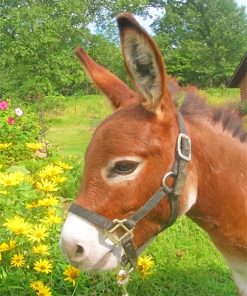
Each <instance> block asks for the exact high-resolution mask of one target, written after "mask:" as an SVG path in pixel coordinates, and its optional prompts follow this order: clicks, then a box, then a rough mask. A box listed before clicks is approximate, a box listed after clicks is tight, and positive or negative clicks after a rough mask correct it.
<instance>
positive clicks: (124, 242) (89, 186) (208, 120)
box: [60, 13, 247, 296]
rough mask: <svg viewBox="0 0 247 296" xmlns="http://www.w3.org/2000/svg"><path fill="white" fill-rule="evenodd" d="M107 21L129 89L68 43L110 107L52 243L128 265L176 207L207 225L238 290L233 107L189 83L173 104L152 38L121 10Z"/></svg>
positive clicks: (244, 243) (246, 209) (239, 202)
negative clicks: (202, 95) (115, 34)
mask: <svg viewBox="0 0 247 296" xmlns="http://www.w3.org/2000/svg"><path fill="white" fill-rule="evenodd" d="M117 21H118V27H119V31H120V37H121V46H122V53H123V58H124V63H125V66H126V69H127V72H128V74H129V77H130V78H131V80H132V83H133V84H134V86H135V90H136V91H135V92H134V91H133V90H131V89H130V88H129V87H128V86H127V85H126V84H125V83H124V82H123V81H121V80H120V79H119V78H117V77H116V76H115V75H113V74H112V73H110V72H109V71H108V70H106V69H105V68H104V67H102V66H100V65H98V64H97V63H96V62H95V61H94V60H93V59H92V58H90V57H89V56H88V55H87V54H86V52H85V51H84V50H83V49H81V48H79V49H77V51H76V53H77V56H78V58H79V60H80V61H81V63H82V64H83V65H84V68H85V69H86V71H87V72H88V74H89V76H90V77H91V79H92V80H93V82H94V83H95V85H96V86H97V88H98V89H99V90H101V91H102V92H103V93H104V94H105V95H106V96H107V97H108V99H109V100H110V102H111V104H112V106H113V108H114V109H115V112H114V113H113V114H112V115H110V116H109V117H108V118H106V119H105V120H104V121H103V122H102V123H101V124H100V126H99V127H98V128H97V129H96V131H95V133H94V135H93V137H92V140H91V143H90V144H89V146H88V148H87V151H86V154H85V167H84V177H83V181H82V185H81V189H80V192H79V195H78V197H77V199H76V201H75V204H73V205H72V206H71V208H70V209H69V213H68V217H67V219H66V221H65V224H64V226H63V229H62V233H61V238H60V246H61V249H62V250H63V252H64V254H65V256H66V257H67V258H68V259H69V261H70V262H71V264H73V265H75V266H76V267H78V268H79V269H84V270H106V269H113V268H115V267H116V266H118V265H119V264H120V263H121V264H122V265H126V264H130V265H131V266H132V267H134V266H135V264H136V257H137V254H136V253H139V252H140V250H141V249H142V248H144V247H145V246H146V245H147V244H148V242H149V241H150V240H151V239H152V238H154V237H155V236H156V235H157V234H158V233H159V232H160V231H162V230H163V229H165V228H167V227H168V226H170V225H172V223H174V222H175V220H176V218H178V217H179V216H181V215H183V214H186V215H187V216H188V217H189V218H190V219H192V220H193V221H194V222H195V223H197V224H198V225H199V226H200V227H202V228H203V229H204V230H205V231H207V233H208V234H209V236H210V237H211V239H212V241H213V243H214V244H215V246H216V247H217V248H218V250H219V251H220V252H221V254H222V255H223V257H224V258H225V260H226V262H227V264H228V266H229V268H230V270H231V273H232V277H233V279H234V281H235V283H236V285H237V288H238V291H239V294H240V295H242V296H246V295H247V182H246V179H247V146H246V142H247V135H246V133H245V132H244V129H243V128H242V127H241V124H239V123H238V119H237V117H236V116H235V117H234V115H230V113H228V112H227V111H225V110H224V109H219V110H214V109H213V108H211V107H207V106H206V105H205V104H203V103H202V102H201V101H200V99H199V98H198V96H197V95H196V93H195V92H194V91H193V90H189V91H188V94H187V97H186V99H185V101H184V103H183V105H182V106H181V108H180V110H177V108H176V106H175V103H174V100H173V99H172V96H171V94H170V91H169V82H168V76H167V74H166V69H165V65H164V62H163V59H162V56H161V53H160V51H159V50H158V48H157V47H156V45H155V43H154V41H153V40H152V39H151V37H150V36H149V35H148V34H147V32H146V31H145V30H144V29H143V28H142V27H141V26H140V25H139V24H138V23H137V21H136V20H135V19H134V17H133V16H132V15H131V14H128V13H123V14H120V15H119V16H118V18H117ZM190 145H191V147H190Z"/></svg>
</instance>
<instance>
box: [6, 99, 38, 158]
mask: <svg viewBox="0 0 247 296" xmlns="http://www.w3.org/2000/svg"><path fill="white" fill-rule="evenodd" d="M1 106H2V107H4V108H1ZM39 138H40V127H39V124H38V119H37V116H36V114H35V113H33V112H27V113H26V109H24V111H22V109H21V108H19V106H18V105H15V103H14V102H13V101H12V100H10V99H9V100H7V101H1V102H0V152H1V154H0V155H1V156H0V163H1V162H2V163H3V162H5V163H16V162H18V161H19V160H22V159H26V158H28V157H31V156H32V155H33V150H38V149H29V148H28V147H27V146H26V144H27V143H33V142H37V141H38V140H39ZM39 148H41V147H39Z"/></svg>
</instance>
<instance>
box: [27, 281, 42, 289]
mask: <svg viewBox="0 0 247 296" xmlns="http://www.w3.org/2000/svg"><path fill="white" fill-rule="evenodd" d="M30 287H31V288H32V289H34V290H37V291H39V290H40V289H42V288H43V287H44V284H43V283H42V282H41V281H34V282H32V283H31V284H30Z"/></svg>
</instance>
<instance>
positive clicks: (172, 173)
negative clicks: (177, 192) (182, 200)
mask: <svg viewBox="0 0 247 296" xmlns="http://www.w3.org/2000/svg"><path fill="white" fill-rule="evenodd" d="M170 176H173V177H176V174H175V173H174V172H172V171H170V172H168V173H166V174H165V176H164V177H163V179H162V186H163V188H165V189H166V191H167V192H171V191H172V190H173V188H171V187H169V186H167V185H166V179H167V178H168V177H170Z"/></svg>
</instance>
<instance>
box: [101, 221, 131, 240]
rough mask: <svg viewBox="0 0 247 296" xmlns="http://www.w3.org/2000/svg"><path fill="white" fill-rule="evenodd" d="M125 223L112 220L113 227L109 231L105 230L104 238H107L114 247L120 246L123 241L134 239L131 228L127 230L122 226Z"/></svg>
mask: <svg viewBox="0 0 247 296" xmlns="http://www.w3.org/2000/svg"><path fill="white" fill-rule="evenodd" d="M126 221H127V219H123V220H119V219H114V220H113V221H112V222H113V223H114V224H115V225H114V226H113V227H112V228H110V229H105V237H107V238H109V239H110V240H111V241H112V242H113V243H114V245H115V246H122V242H123V241H124V240H125V239H131V238H133V237H134V234H133V228H131V229H129V228H128V227H127V226H125V225H124V223H126Z"/></svg>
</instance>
